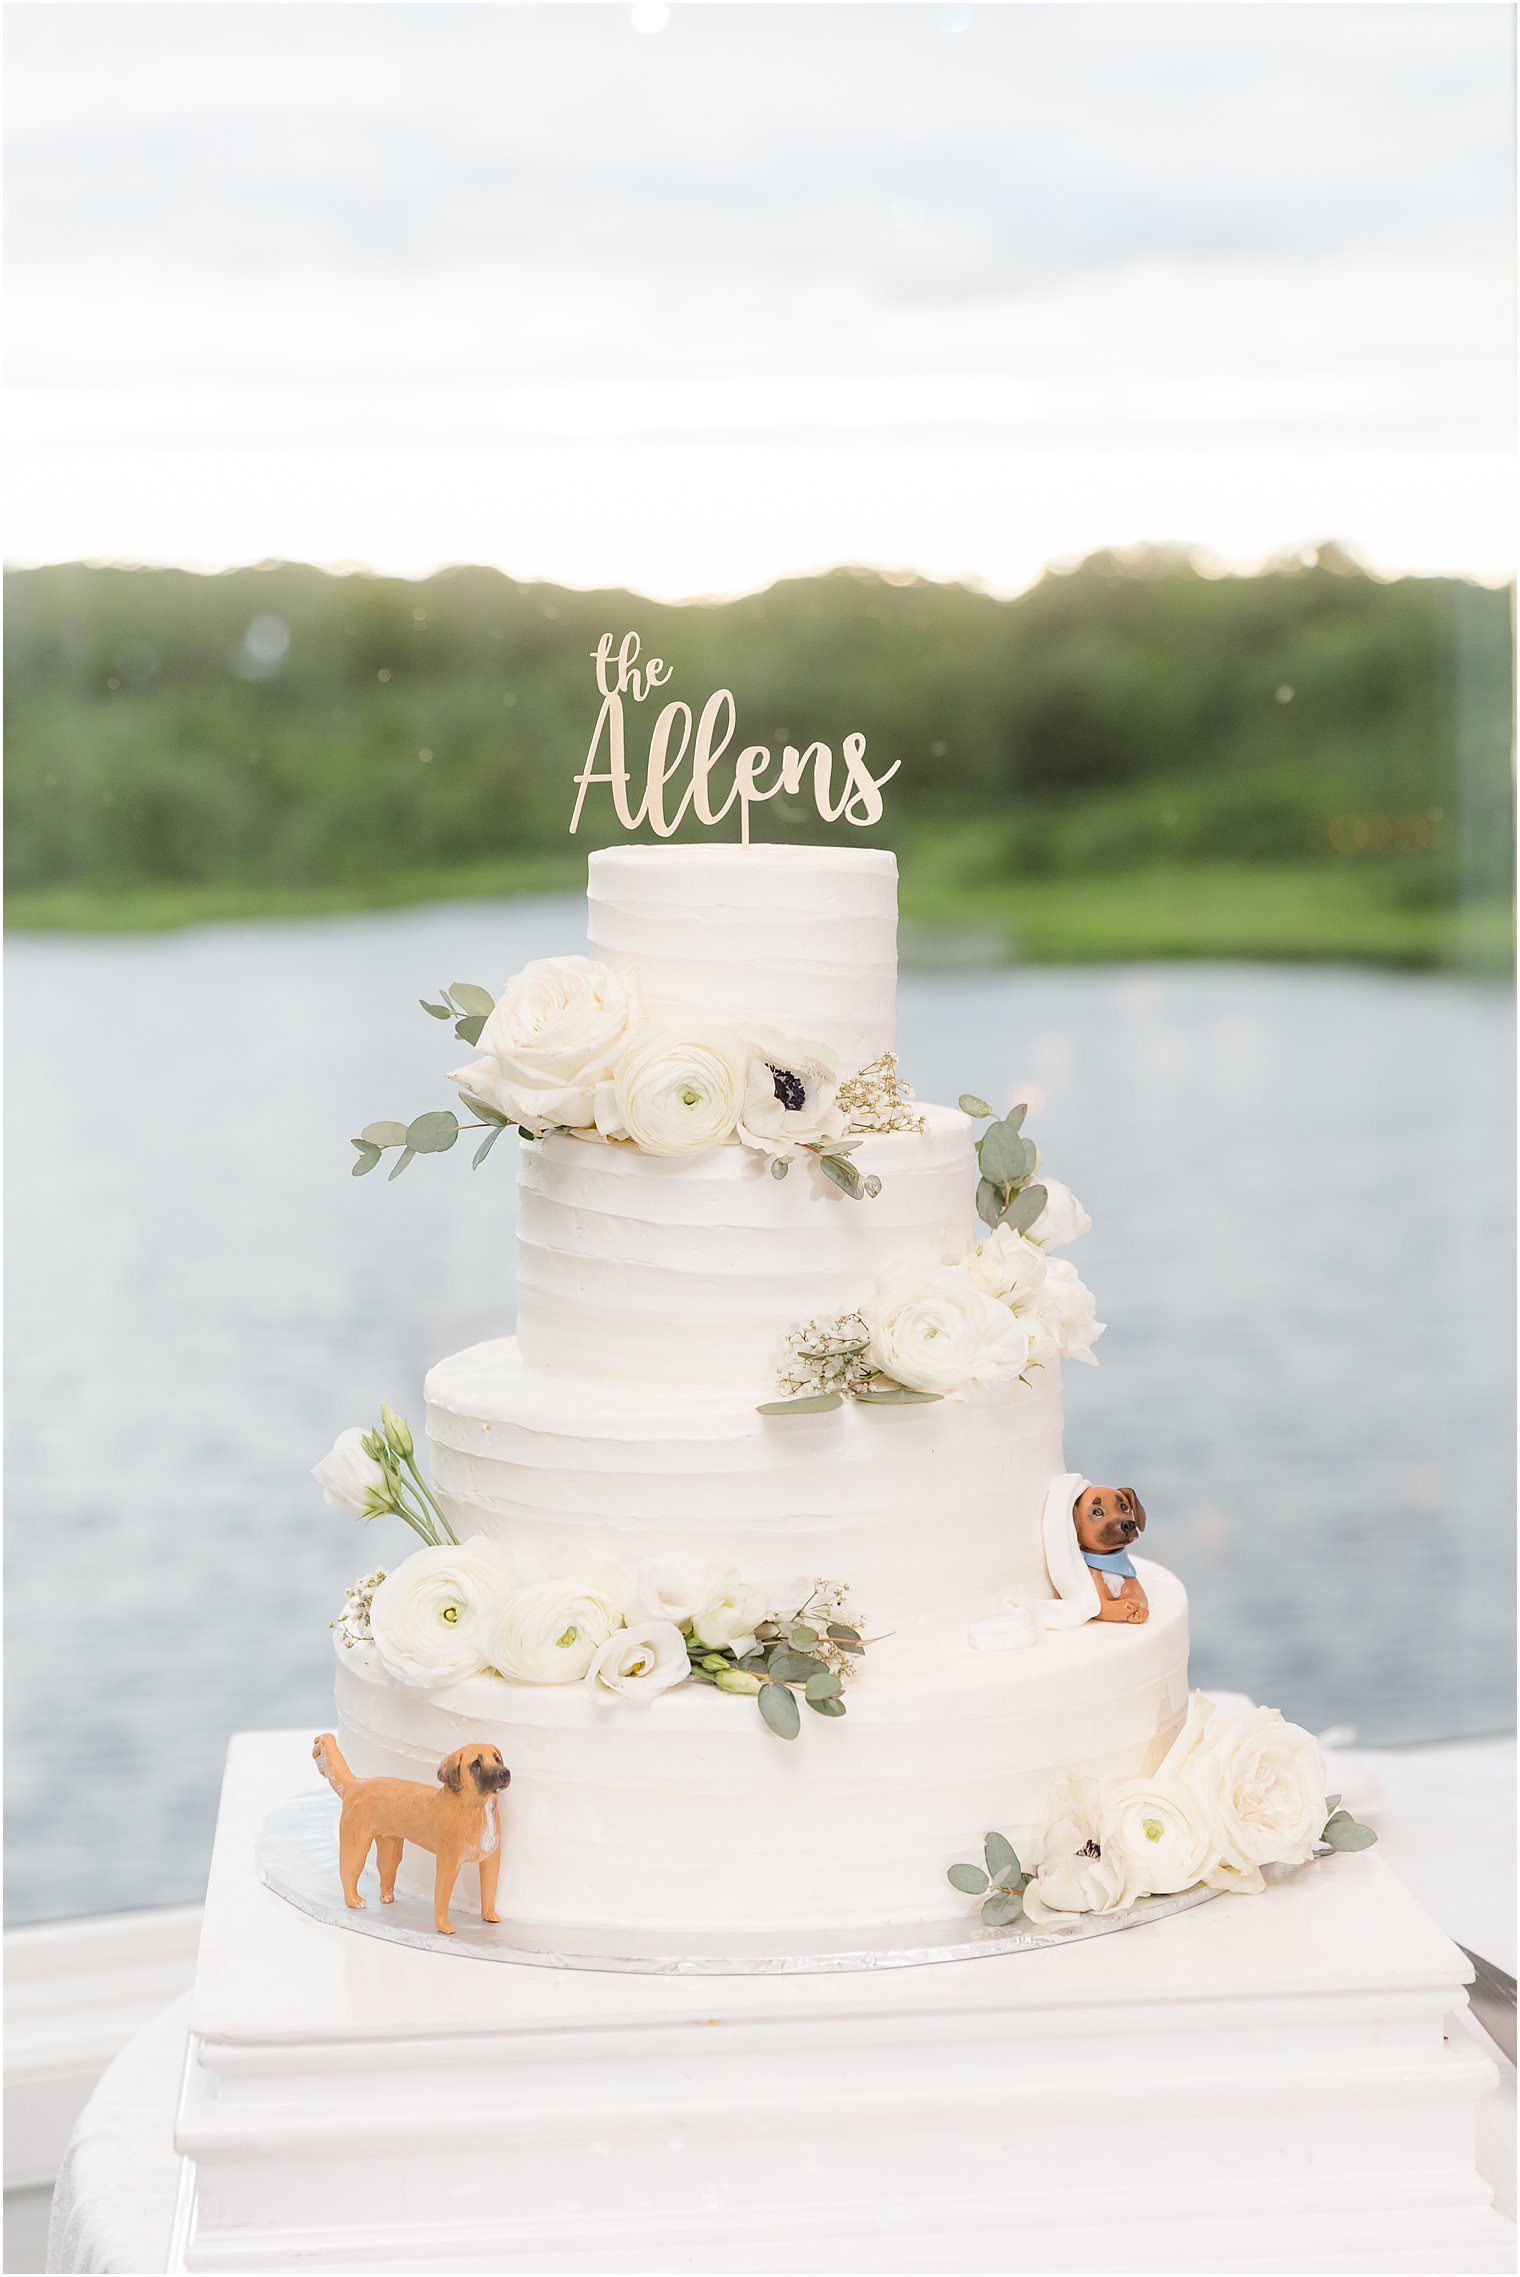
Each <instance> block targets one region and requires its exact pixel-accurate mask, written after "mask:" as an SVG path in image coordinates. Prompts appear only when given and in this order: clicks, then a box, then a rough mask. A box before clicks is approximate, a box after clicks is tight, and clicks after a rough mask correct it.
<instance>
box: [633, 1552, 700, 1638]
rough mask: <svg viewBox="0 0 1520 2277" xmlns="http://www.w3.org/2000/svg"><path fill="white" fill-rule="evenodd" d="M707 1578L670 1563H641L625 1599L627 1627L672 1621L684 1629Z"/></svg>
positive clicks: (694, 1610)
mask: <svg viewBox="0 0 1520 2277" xmlns="http://www.w3.org/2000/svg"><path fill="white" fill-rule="evenodd" d="M706 1588H707V1581H706V1579H705V1578H701V1577H699V1576H697V1575H696V1574H693V1573H687V1572H685V1571H683V1569H682V1568H681V1567H680V1566H674V1565H641V1566H640V1567H639V1570H638V1574H637V1576H636V1577H635V1580H634V1584H633V1589H632V1593H631V1594H630V1596H629V1599H628V1623H629V1626H630V1628H631V1627H632V1626H633V1625H634V1623H635V1622H638V1621H673V1622H674V1623H675V1626H676V1627H677V1628H678V1629H679V1628H684V1627H685V1625H686V1623H687V1622H688V1621H689V1620H690V1619H691V1618H692V1615H693V1614H694V1613H695V1612H696V1609H697V1606H698V1605H699V1604H700V1602H701V1600H702V1597H703V1595H704V1593H705V1591H706Z"/></svg>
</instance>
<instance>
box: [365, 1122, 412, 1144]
mask: <svg viewBox="0 0 1520 2277" xmlns="http://www.w3.org/2000/svg"><path fill="white" fill-rule="evenodd" d="M359 1136H360V1138H362V1139H364V1140H366V1141H367V1142H368V1144H369V1145H370V1146H379V1147H386V1146H405V1144H406V1125H405V1123H366V1124H365V1126H364V1128H363V1130H362V1131H361V1132H360V1133H359Z"/></svg>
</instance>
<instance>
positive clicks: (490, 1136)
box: [470, 1123, 506, 1170]
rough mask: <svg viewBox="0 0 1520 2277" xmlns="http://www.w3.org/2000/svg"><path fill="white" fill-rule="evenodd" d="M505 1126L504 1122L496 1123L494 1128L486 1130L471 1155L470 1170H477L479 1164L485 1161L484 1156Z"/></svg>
mask: <svg viewBox="0 0 1520 2277" xmlns="http://www.w3.org/2000/svg"><path fill="white" fill-rule="evenodd" d="M505 1127H506V1126H505V1125H504V1124H502V1123H497V1124H496V1126H495V1128H494V1129H492V1130H489V1131H487V1132H486V1135H485V1137H484V1138H483V1139H482V1140H481V1142H480V1144H479V1146H478V1147H476V1149H475V1152H474V1154H473V1156H472V1157H471V1160H470V1168H471V1169H472V1170H478V1169H479V1168H480V1166H481V1164H482V1163H483V1162H484V1161H485V1158H486V1156H487V1155H488V1154H489V1153H490V1151H491V1149H492V1147H493V1146H494V1145H495V1144H496V1141H497V1140H498V1139H499V1138H500V1137H501V1134H502V1131H503V1130H504V1129H505Z"/></svg>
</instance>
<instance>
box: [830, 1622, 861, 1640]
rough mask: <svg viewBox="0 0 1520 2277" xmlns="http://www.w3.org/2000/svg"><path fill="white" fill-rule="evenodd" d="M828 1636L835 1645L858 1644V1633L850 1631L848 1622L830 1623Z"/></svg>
mask: <svg viewBox="0 0 1520 2277" xmlns="http://www.w3.org/2000/svg"><path fill="white" fill-rule="evenodd" d="M829 1635H830V1636H831V1637H832V1639H833V1641H834V1642H835V1644H859V1642H860V1631H859V1629H852V1628H851V1627H850V1624H849V1622H848V1621H830V1623H829Z"/></svg>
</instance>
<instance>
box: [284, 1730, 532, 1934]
mask: <svg viewBox="0 0 1520 2277" xmlns="http://www.w3.org/2000/svg"><path fill="white" fill-rule="evenodd" d="M311 1753H312V1760H313V1761H314V1762H315V1764H316V1766H317V1769H318V1770H319V1771H320V1772H321V1774H322V1776H323V1778H324V1779H325V1780H326V1781H327V1783H328V1785H329V1786H330V1787H331V1788H332V1790H333V1793H334V1794H335V1795H339V1796H341V1797H342V1801H343V1810H342V1814H341V1816H340V1817H339V1820H338V1871H339V1874H340V1875H341V1876H342V1880H343V1902H344V1904H345V1905H347V1906H349V1907H350V1908H351V1909H353V1910H362V1908H363V1905H364V1900H363V1898H362V1897H360V1895H359V1876H360V1875H361V1874H362V1873H363V1871H364V1869H365V1867H366V1865H367V1864H368V1863H369V1854H370V1851H371V1849H372V1848H373V1850H374V1852H375V1858H376V1863H377V1864H378V1866H379V1868H380V1903H381V1904H382V1905H389V1904H390V1903H391V1902H392V1900H393V1899H394V1897H395V1895H396V1869H397V1867H398V1866H399V1865H400V1864H401V1851H402V1847H403V1845H404V1844H405V1843H408V1842H415V1843H416V1845H417V1847H418V1849H419V1850H431V1851H432V1853H433V1857H434V1860H435V1861H436V1866H437V1871H436V1873H435V1875H434V1877H433V1924H434V1927H435V1928H436V1929H437V1930H438V1931H439V1933H440V1935H441V1936H444V1937H452V1936H453V1934H454V1924H453V1922H452V1921H450V1919H449V1899H450V1898H451V1897H452V1896H453V1894H454V1884H455V1882H456V1881H457V1880H458V1878H459V1869H460V1867H461V1866H462V1865H464V1864H465V1863H466V1861H467V1860H468V1861H470V1862H471V1863H478V1864H479V1867H480V1918H481V1920H482V1921H499V1920H500V1919H501V1916H500V1914H499V1913H498V1912H497V1910H496V1877H497V1875H498V1874H499V1873H500V1872H501V1814H500V1812H499V1810H498V1809H497V1805H496V1798H497V1796H498V1795H499V1794H500V1792H501V1790H502V1788H503V1787H505V1786H507V1785H508V1784H509V1783H510V1781H511V1777H512V1774H511V1772H510V1771H509V1770H508V1769H507V1767H506V1765H505V1763H503V1761H502V1759H501V1752H500V1750H499V1749H498V1748H495V1747H489V1746H487V1745H485V1744H484V1742H480V1743H477V1744H475V1745H473V1746H470V1747H456V1748H455V1750H454V1752H453V1754H452V1755H446V1756H445V1757H444V1759H443V1761H442V1762H441V1763H440V1764H439V1766H438V1785H439V1791H438V1792H437V1793H435V1792H434V1790H433V1789H432V1788H431V1787H424V1786H422V1785H421V1784H420V1783H419V1782H418V1781H417V1780H415V1779H356V1778H355V1777H354V1775H353V1773H352V1771H350V1769H349V1767H348V1765H347V1764H346V1763H345V1762H344V1760H343V1757H342V1755H341V1754H340V1752H339V1749H338V1743H337V1741H336V1740H335V1739H334V1738H333V1735H332V1733H331V1732H330V1731H325V1732H323V1734H322V1736H321V1738H320V1739H317V1740H313V1742H312V1749H311Z"/></svg>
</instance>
